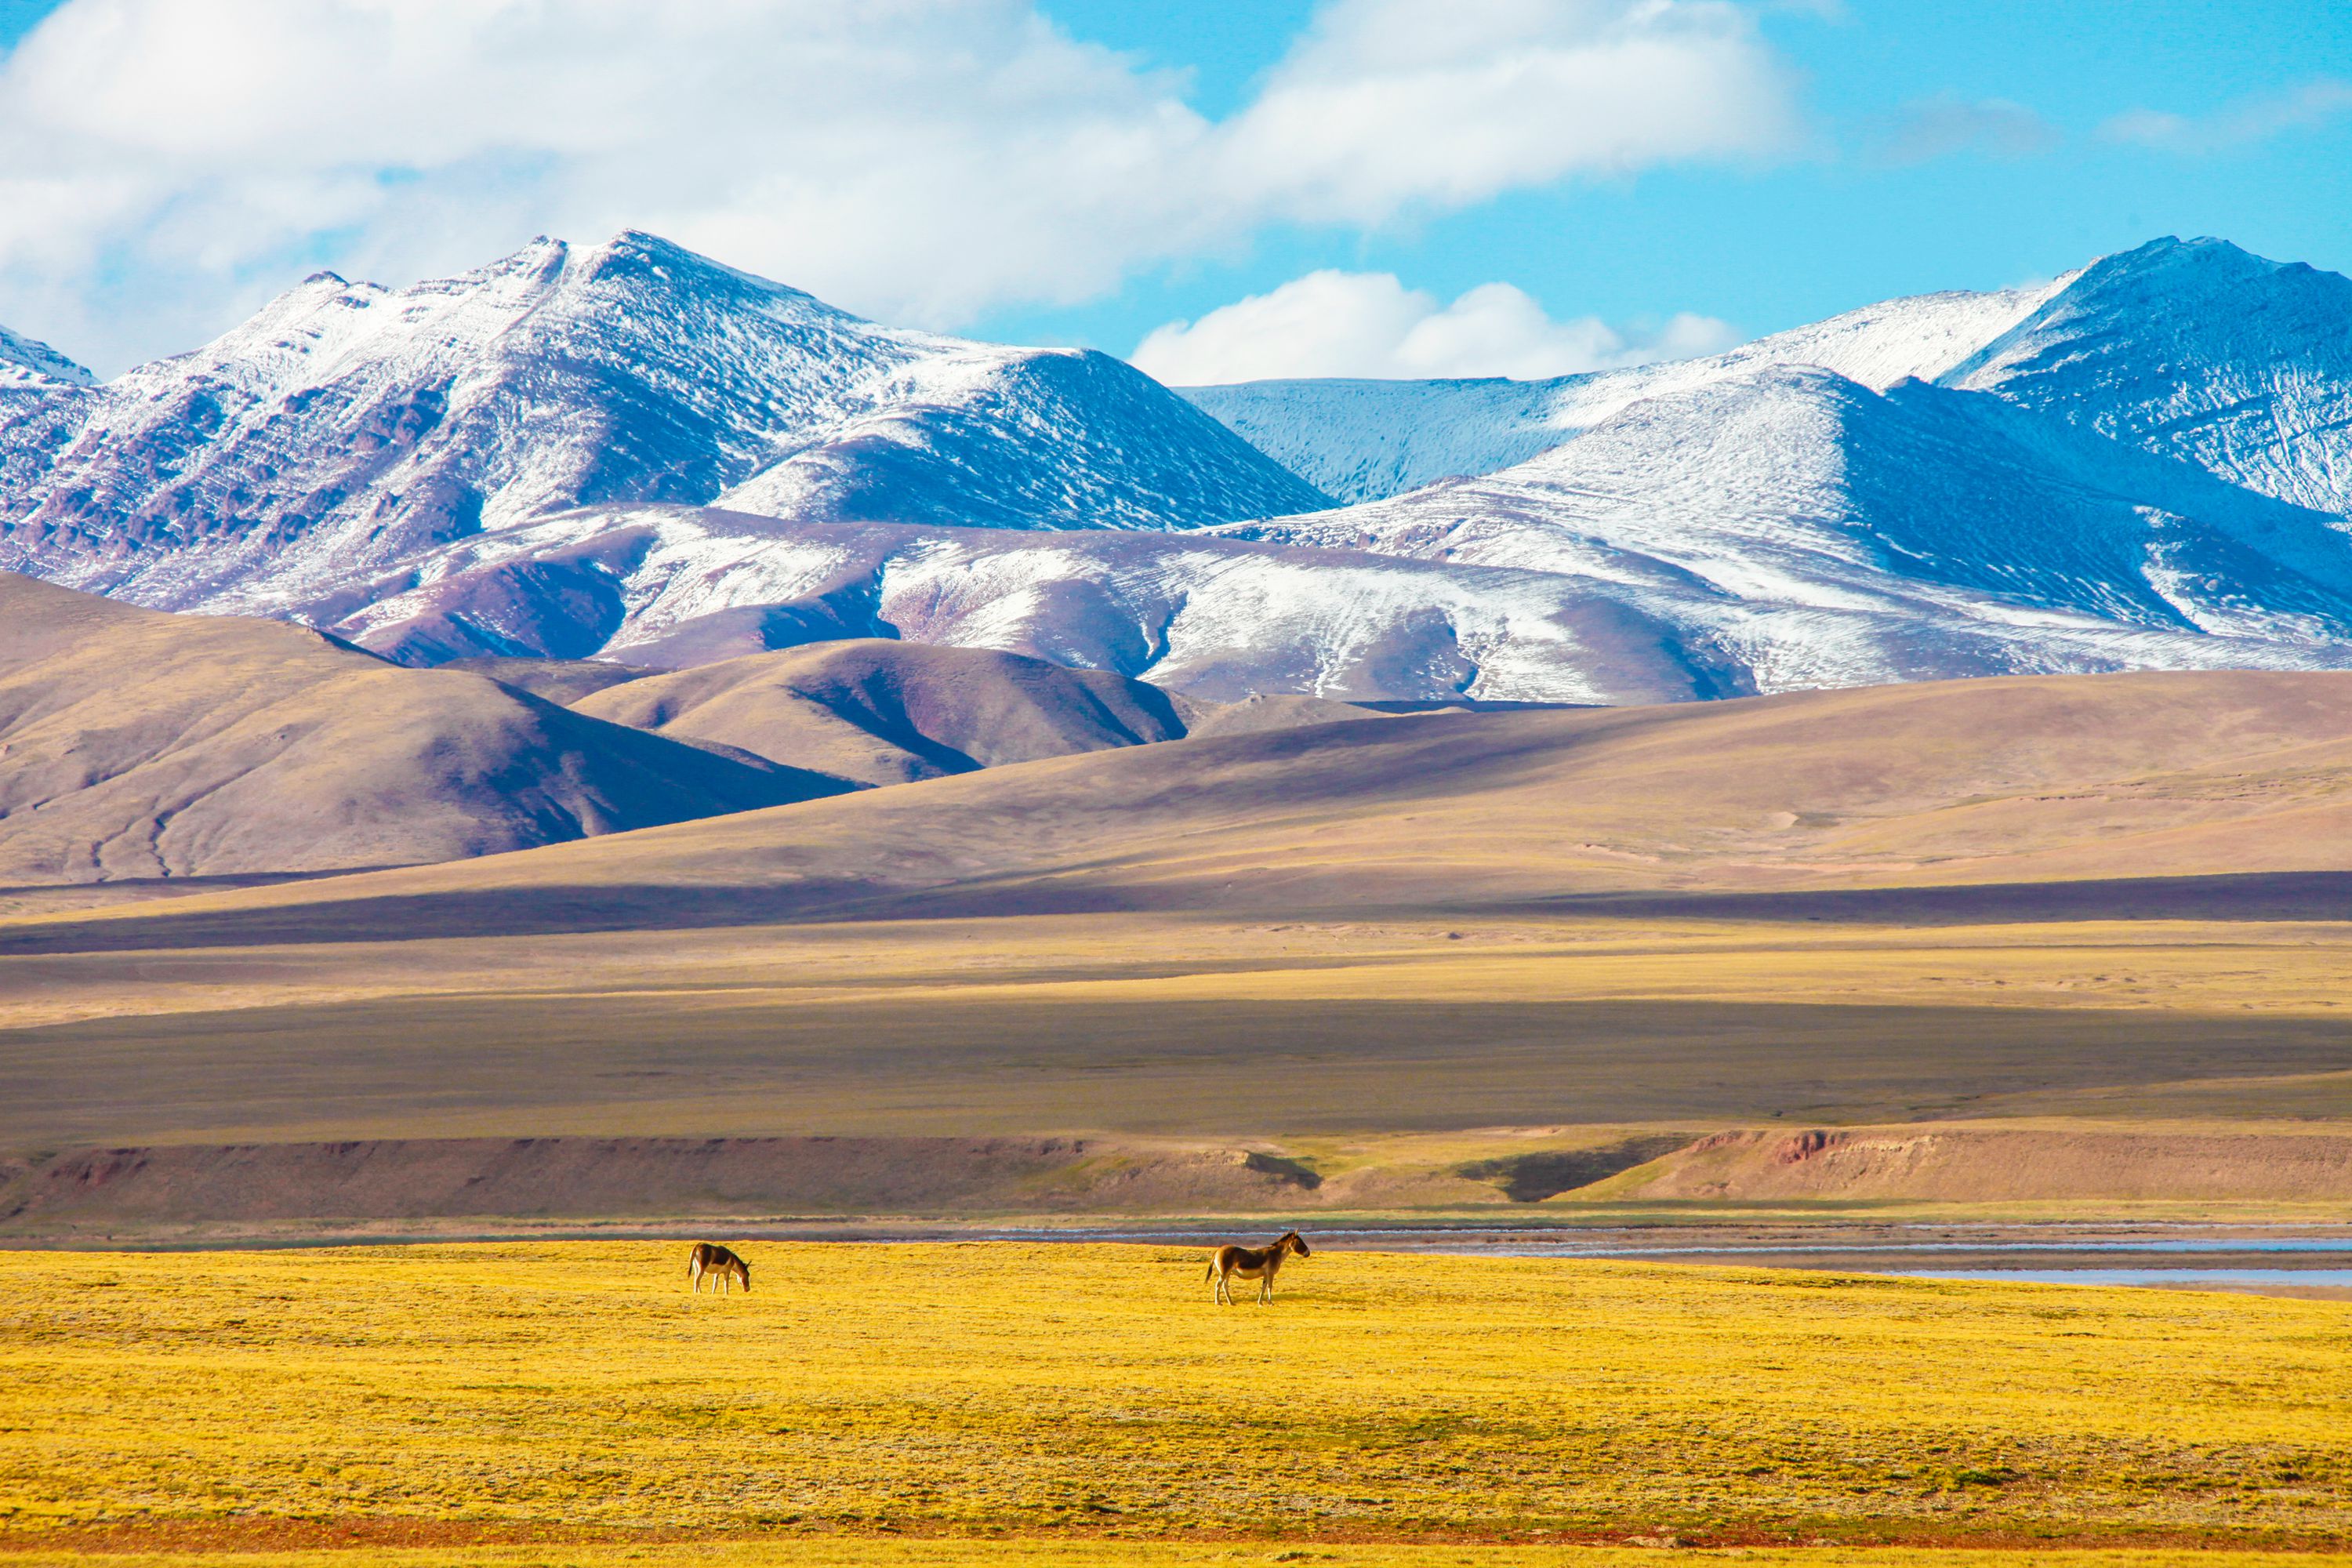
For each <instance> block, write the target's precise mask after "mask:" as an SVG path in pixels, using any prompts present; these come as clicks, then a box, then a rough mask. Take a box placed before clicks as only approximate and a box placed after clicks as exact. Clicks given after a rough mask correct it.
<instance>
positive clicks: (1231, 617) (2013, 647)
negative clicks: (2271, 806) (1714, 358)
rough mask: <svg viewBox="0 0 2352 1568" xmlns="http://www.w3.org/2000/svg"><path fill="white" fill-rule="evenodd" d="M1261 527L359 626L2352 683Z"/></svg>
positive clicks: (1419, 685)
mask: <svg viewBox="0 0 2352 1568" xmlns="http://www.w3.org/2000/svg"><path fill="white" fill-rule="evenodd" d="M1423 493H1424V494H1430V493H1434V492H1423ZM1391 504H1395V503H1391ZM1357 510H1368V509H1357ZM1349 515H1350V513H1348V512H1340V513H1335V514H1331V516H1332V517H1334V518H1339V519H1344V518H1347V517H1349ZM1309 521H1311V520H1297V527H1298V528H1300V529H1302V530H1304V529H1305V528H1306V527H1307V525H1308V523H1309ZM1263 526H1265V528H1267V529H1268V530H1270V531H1276V532H1279V531H1280V529H1281V527H1282V526H1284V525H1263ZM1244 531H1247V529H1246V527H1245V526H1236V527H1234V528H1232V529H1220V530H1214V531H1201V532H1193V533H1185V534H1167V533H1144V532H1125V533H1112V532H1106V531H1094V532H1084V533H1061V534H1040V533H1035V532H1020V531H1009V530H977V529H927V528H916V527H909V526H905V525H883V524H865V525H843V524H819V523H803V522H786V521H778V520H774V519H768V518H758V517H751V516H748V515H744V514H740V513H730V512H725V511H719V510H711V509H696V508H683V507H608V508H593V509H588V510H582V511H578V512H573V513H568V514H565V515H562V516H560V517H554V518H549V519H546V520H544V521H540V522H536V523H532V524H530V525H527V526H524V527H520V528H515V529H509V530H504V531H499V532H498V533H494V534H488V535H484V536H481V537H478V538H476V539H469V540H466V541H462V542H458V543H457V544H454V545H451V546H448V547H446V549H444V550H443V551H441V552H436V554H435V555H434V556H433V557H431V558H430V559H428V560H427V561H425V562H424V563H420V568H419V572H418V576H419V578H420V582H419V584H418V585H417V586H416V587H415V588H413V589H411V590H410V591H408V592H406V593H404V594H402V595H397V596H394V597H392V598H388V599H386V600H384V601H383V602H381V603H378V604H375V605H371V606H370V607H368V608H367V609H365V610H362V611H360V612H358V613H356V614H354V615H353V616H351V617H350V618H348V619H347V620H345V621H343V622H341V623H340V624H338V625H337V626H334V627H333V628H332V629H333V630H334V631H335V632H336V633H337V634H338V635H341V636H343V637H350V638H352V639H353V640H355V641H357V642H359V643H360V644H361V645H362V646H363V647H370V648H373V649H375V650H376V651H378V652H381V653H383V654H386V655H388V656H390V657H392V658H399V659H402V660H404V661H407V662H416V663H432V662H437V661H440V660H444V659H447V658H453V657H457V656H461V655H479V654H483V653H500V654H509V655H515V654H525V655H528V654H557V655H563V656H571V657H577V656H580V655H584V654H590V653H594V654H599V655H602V656H604V657H607V658H615V659H618V660H621V661H623V662H625V663H628V664H634V665H665V666H672V667H683V666H689V665H698V664H705V663H709V662H713V661H716V660H719V659H726V658H738V657H740V656H742V655H745V654H750V653H755V652H758V651H761V650H762V649H766V648H775V647H790V646H793V645H794V644H796V643H802V642H810V641H819V640H826V639H832V638H840V637H903V638H905V639H907V640H908V641H913V642H925V643H938V644H946V645H949V646H953V647H993V648H1003V649H1007V650H1010V651H1013V652H1018V653H1026V654H1032V655H1035V656H1037V657H1040V658H1049V659H1053V660H1055V662H1057V663H1061V664H1067V665H1071V666H1074V667H1076V668H1094V669H1109V670H1115V671H1117V672H1118V673H1119V674H1122V675H1127V676H1132V677H1139V678H1142V679H1150V681H1152V682H1153V683H1155V684H1157V685H1160V686H1162V687H1165V688H1167V689H1171V690H1175V691H1180V692H1182V693H1185V694H1188V695H1191V696H1194V697H1200V698H1205V699H1209V700H1231V699H1234V698H1236V697H1241V696H1244V695H1247V694H1250V693H1254V692H1296V693H1306V694H1312V695H1317V696H1325V697H1344V698H1359V699H1369V698H1410V699H1430V698H1442V697H1449V696H1455V695H1465V694H1466V695H1469V696H1473V697H1479V698H1492V699H1501V700H1544V701H1581V702H1617V703H1622V702H1656V701H1675V700H1689V699H1705V698H1710V697H1720V696H1728V695H1735V694H1739V693H1745V692H1751V691H1758V690H1767V691H1770V690H1784V689H1795V688H1801V687H1811V686H1854V685H1870V684H1875V683H1879V682H1885V681H1895V680H1917V679H1930V678H1935V677H1949V676H1958V675H1990V674H2028V673H2048V674H2058V673H2073V672H2086V671H2096V670H2114V669H2137V668H2158V669H2173V668H2283V669H2299V668H2352V643H2336V642H2309V641H2299V640H2298V641H2290V640H2285V639H2282V638H2269V639H2262V640H2257V639H2253V638H2244V637H2226V636H2213V635H2207V634H2202V633H2200V632H2197V631H2195V630H2193V629H2189V628H2188V627H2187V626H2184V624H2183V623H2182V622H2181V620H2180V619H2179V617H2177V616H2176V617H2172V618H2171V619H2169V620H2167V619H2166V617H2165V616H2164V615H2163V613H2162V611H2161V610H2160V609H2152V610H2151V611H2150V613H2149V615H2148V617H2147V619H2148V623H2149V624H2145V625H2135V624H2132V623H2129V622H2126V621H2122V620H2118V619H2115V618H2111V617H2106V616H2099V615H2095V614H2092V613H2088V612H2084V611H2076V610H2065V609H2053V608H2047V607H2042V606H2039V605H2032V604H2030V603H2027V602H2025V601H2023V600H2021V599H2018V598H2014V597H2005V596H1999V595H1990V594H1984V593H1976V592H1971V591H1969V590H1967V589H1964V588H1959V587H1936V586H1932V585H1931V586H1930V587H1928V588H1927V589H1922V590H1918V591H1912V592H1907V593H1906V592H1905V591H1904V590H1903V587H1902V584H1900V582H1899V580H1894V579H1892V578H1890V577H1887V576H1880V577H1876V578H1874V577H1872V576H1871V575H1870V574H1869V573H1868V572H1867V571H1866V570H1864V569H1862V568H1860V567H1855V568H1853V569H1851V571H1850V575H1851V576H1852V577H1853V580H1854V583H1855V584H1856V585H1855V586H1853V587H1851V588H1849V589H1844V590H1843V591H1842V592H1841V591H1832V590H1833V589H1836V588H1837V586H1838V585H1837V584H1835V583H1834V582H1833V581H1831V580H1830V579H1828V578H1827V577H1825V576H1823V574H1820V573H1818V572H1817V573H1816V574H1815V578H1816V579H1817V580H1815V581H1811V582H1805V581H1798V582H1797V589H1798V590H1801V591H1780V590H1781V584H1779V583H1777V582H1768V581H1765V580H1763V579H1762V577H1761V576H1760V575H1759V578H1758V580H1757V581H1755V582H1753V583H1751V584H1748V587H1749V589H1750V591H1749V592H1748V593H1745V594H1743V593H1740V592H1737V591H1734V589H1733V588H1731V587H1727V586H1725V585H1722V584H1717V583H1714V582H1710V581H1708V580H1707V579H1706V578H1705V577H1704V576H1702V575H1701V574H1698V573H1697V572H1695V571H1691V570H1687V569H1684V568H1681V567H1677V566H1675V564H1673V563H1670V562H1667V561H1665V560H1663V559H1657V558H1650V559H1647V560H1644V559H1642V558H1640V557H1638V555H1637V553H1636V552H1631V551H1625V550H1620V551H1617V552H1614V555H1613V558H1604V553H1603V552H1595V553H1594V555H1593V556H1592V557H1591V559H1587V558H1583V557H1580V556H1579V555H1578V554H1577V552H1575V550H1574V549H1572V548H1563V549H1561V550H1559V551H1558V552H1554V553H1552V554H1549V555H1546V554H1544V553H1542V552H1538V551H1533V550H1523V551H1521V552H1520V553H1519V556H1518V558H1516V559H1508V560H1506V559H1504V558H1503V556H1504V554H1505V553H1506V552H1497V554H1496V559H1494V560H1492V561H1476V562H1473V561H1466V560H1464V559H1461V558H1460V557H1458V556H1449V555H1448V553H1447V552H1445V551H1444V549H1442V548H1440V549H1428V548H1425V545H1426V542H1425V541H1424V542H1422V544H1423V546H1424V547H1423V548H1417V549H1413V550H1411V551H1406V550H1404V549H1403V548H1402V535H1401V534H1400V536H1399V537H1398V538H1395V539H1391V540H1390V541H1388V542H1389V543H1390V545H1391V548H1392V549H1395V550H1396V551H1397V552H1393V553H1380V552H1377V551H1373V550H1363V549H1343V548H1338V547H1336V545H1337V540H1336V538H1335V539H1333V540H1331V541H1328V542H1327V541H1319V540H1318V541H1317V542H1314V543H1311V544H1298V543H1291V542H1281V541H1279V540H1274V539H1244V538H1240V537H1236V535H1237V534H1239V533H1241V532H1244ZM1826 531H1827V532H1834V530H1833V529H1832V530H1826ZM1534 532H1535V531H1534V530H1527V529H1522V530H1520V531H1519V532H1518V534H1517V536H1516V537H1517V540H1518V541H1519V542H1524V541H1525V540H1526V539H1528V537H1530V536H1531V535H1533V533H1534ZM1551 533H1553V534H1556V535H1559V538H1560V539H1562V540H1567V539H1568V537H1569V536H1568V533H1567V531H1565V530H1558V529H1554V530H1552V531H1551ZM1374 542H1375V543H1379V542H1380V541H1377V540H1375V541H1374ZM1596 562H1598V563H1600V564H1601V565H1604V566H1607V567H1608V568H1609V570H1607V571H1594V570H1591V568H1592V566H1593V565H1594V564H1595V563H1596ZM551 585H553V586H560V591H561V592H562V594H564V595H567V596H568V597H569V598H570V599H571V600H572V602H575V603H577V604H578V605H581V606H583V614H582V615H581V616H578V617H577V618H575V619H572V620H568V621H566V622H564V623H562V625H561V626H557V627H553V628H551V626H550V624H549V623H548V622H546V621H544V620H543V619H541V618H540V617H538V616H535V615H533V614H530V613H528V611H527V610H526V612H525V613H521V614H518V613H517V606H518V605H523V606H529V605H534V604H536V603H539V602H541V599H542V598H543V596H544V595H546V594H548V593H549V592H551V591H552V587H551ZM583 627H585V628H589V629H587V630H584V631H583V630H580V629H578V628H583ZM551 629H552V630H554V631H556V632H558V633H560V640H551V637H550V633H551Z"/></svg>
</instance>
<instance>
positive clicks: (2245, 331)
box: [1937, 239, 2352, 513]
mask: <svg viewBox="0 0 2352 1568" xmlns="http://www.w3.org/2000/svg"><path fill="white" fill-rule="evenodd" d="M1937 379H1939V380H1941V381H1942V382H1944V383H1945V384H1947V385H1951V386H1959V387H1969V388H1973V389H1977V390H1980V391H1989V392H1993V393H1997V394H1999V395H2000V396H2002V397H2004V398H2007V399H2008V400H2010V401H2011V402H2012V403H2015V404H2017V405H2019V406H2021V407H2024V408H2030V409H2032V410H2034V411H2035V412H2037V413H2042V414H2050V415H2055V416H2058V417H2059V418H2061V419H2063V420H2066V421H2067V422H2068V423H2070V424H2074V425H2080V426H2084V427H2085V428H2087V429H2091V430H2095V431H2097V432H2098V433H2099V434H2101V435H2103V436H2109V437H2115V438H2116V440H2119V441H2124V442H2127V443H2129V444H2131V445H2133V446H2137V447H2145V448H2147V450H2149V451H2151V452H2158V453H2162V454H2163V455H2165V456H2167V457H2172V458H2181V459H2183V460H2185V461H2188V462H2191V463H2195V464H2197V465H2198V466H2200V467H2201V468H2205V469H2207V470H2208V471H2210V472H2211V473H2213V474H2215V475H2218V476H2219V477H2221V478H2222V479H2228V480H2229V481H2231V483H2232V484H2238V485H2243V486H2245V487H2246V488H2247V489H2255V490H2260V491H2261V492H2262V493H2263V494H2264V495H2269V496H2276V497H2277V498H2278V499H2279V500H2288V501H2294V502H2295V503H2296V504H2297V505H2299V506H2307V507H2316V508H2318V509H2320V510H2324V511H2333V512H2339V513H2344V512H2352V279H2347V278H2346V277H2344V276H2343V275H2342V274H2340V273H2336V272H2322V271H2319V270H2317V269H2316V268H2311V267H2307V266H2305V265H2304V264H2302V263H2300V262H2296V263H2294V264H2292V265H2289V264H2283V263H2280V262H2276V261H2266V260H2264V259H2263V258H2261V257H2259V256H2251V255H2249V254H2247V253H2246V252H2245V251H2242V250H2241V249H2239V248H2238V247H2236V246H2234V245H2229V244H2225V243H2224V242H2222V241H2221V240H2218V239H2192V240H2186V241H2184V240H2178V239H2159V240H2156V241H2153V242H2151V243H2149V244H2147V245H2144V246H2141V247H2139V248H2138V249H2137V250H2130V251H2126V252H2124V253H2123V254H2121V255H2118V256H2110V257H2107V258H2105V259H2104V260H2101V261H2097V262H2095V263H2093V264H2092V265H2091V266H2090V267H2088V268H2084V270H2083V272H2082V273H2081V274H2080V275H2079V276H2078V277H2076V278H2075V279H2074V281H2073V282H2072V283H2070V284H2069V285H2068V286H2067V287H2066V288H2065V289H2061V290H2059V291H2058V292H2057V293H2055V294H2053V295H2052V296H2051V298H2050V299H2048V300H2045V301H2043V302H2042V305H2041V306H2040V307H2039V308H2037V309H2036V310H2034V311H2033V312H2032V314H2030V315H2028V316H2026V317H2025V318H2024V319H2023V320H2021V321H2019V322H2018V323H2017V324H2016V325H2015V326H2013V327H2011V328H2010V329H2009V330H2008V331H2004V332H2002V333H2001V334H2000V336H1998V337H1995V338H1993V339H1992V340H1990V342H1987V343H1986V344H1985V345H1984V346H1983V347H1982V348H1980V349H1979V350H1978V351H1977V352H1976V353H1973V354H1971V355H1969V357H1968V358H1967V359H1965V360H1963V361H1962V362H1960V363H1958V364H1957V365H1955V366H1953V367H1952V368H1951V369H1949V370H1948V371H1946V372H1944V373H1943V374H1942V375H1941V376H1939V377H1938V378H1937Z"/></svg>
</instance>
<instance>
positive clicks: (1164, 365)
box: [1129, 270, 1735, 386]
mask: <svg viewBox="0 0 2352 1568" xmlns="http://www.w3.org/2000/svg"><path fill="white" fill-rule="evenodd" d="M1734 341H1735V334H1734V333H1733V332H1732V331H1731V330H1730V328H1728V327H1727V326H1726V325H1725V324H1724V323H1723V322H1721V321H1715V320H1713V319H1711V318H1709V317H1705V316H1692V315H1682V316H1676V317H1675V318H1674V319H1673V320H1671V321H1667V322H1666V323H1665V324H1664V326H1663V327H1661V328H1657V329H1655V330H1654V331H1637V330H1633V329H1629V328H1618V327H1612V326H1611V325H1609V324H1608V323H1607V322H1605V321H1601V320H1600V319H1599V318H1597V317H1592V316H1582V317H1576V318H1572V319H1570V320H1566V321H1555V320H1553V319H1552V318H1551V317H1550V316H1549V314H1548V313H1547V312H1546V311H1545V310H1544V308H1543V306H1542V305H1541V304H1540V303H1538V301H1537V300H1534V299H1533V298H1532V297H1530V296H1529V295H1528V294H1527V293H1526V292H1525V291H1524V290H1522V289H1516V288H1514V287H1512V286H1511V285H1510V284H1508V283H1485V284H1481V285H1480V286H1478V287H1477V288H1475V289H1470V290H1468V291H1467V292H1466V293H1465V294H1463V295H1462V296H1461V297H1460V298H1458V299H1456V300H1454V301H1453V302H1452V303H1451V304H1445V303H1443V302H1441V301H1440V300H1438V299H1437V297H1436V296H1435V295H1433V294H1430V293H1427V292H1425V291H1423V290H1422V289H1408V288H1406V287H1405V286H1404V285H1403V284H1402V283H1401V282H1399V281H1398V280H1397V279H1396V277H1395V276H1394V275H1393V274H1391V273H1387V272H1339V271H1331V270H1326V271H1321V272H1310V273H1308V274H1307V276H1305V277H1303V278H1295V279H1291V280H1290V281H1289V282H1287V283H1285V284H1284V285H1282V287H1280V288H1279V289H1273V290H1271V291H1269V292H1267V293H1265V294H1254V295H1252V296H1250V297H1249V298H1248V299H1246V300H1236V301H1234V303H1233V304H1230V305H1224V306H1221V307H1219V308H1218V309H1216V310H1212V311H1210V312H1209V313H1208V314H1207V315H1205V316H1202V318H1201V319H1200V320H1199V321H1171V322H1169V323H1168V324H1167V325H1166V326H1164V327H1161V328H1159V329H1158V330H1157V331H1153V332H1152V333H1151V334H1150V336H1149V337H1147V338H1145V339H1144V340H1143V342H1142V343H1141V344H1140V345H1139V346H1138V347H1137V349H1136V351H1135V353H1133V354H1132V355H1130V356H1129V357H1130V358H1132V359H1133V360H1134V362H1135V363H1136V364H1137V365H1138V366H1139V367H1140V368H1141V369H1143V370H1144V371H1146V372H1148V373H1150V374H1152V375H1155V376H1158V377H1159V378H1160V380H1161V381H1164V382H1168V383H1171V384H1174V385H1178V386H1202V385H1209V384H1215V383H1220V382H1231V381H1265V380H1273V379H1278V378H1282V377H1287V376H1311V375H1342V376H1365V377H1373V378H1386V377H1407V378H1417V377H1424V376H1434V377H1450V376H1486V375H1507V376H1514V377H1518V378H1523V379H1533V378H1538V377H1543V376H1552V375H1567V374H1572V373H1574V372H1577V371H1587V370H1600V369H1603V368H1605V367H1608V366H1612V365H1622V364H1641V363H1647V362H1649V361H1652V360H1660V359H1687V358H1690V357H1691V356H1693V355H1695V354H1703V353H1714V352H1716V351H1717V350H1718V349H1723V348H1727V347H1728V346H1730V344H1731V343H1732V342H1734Z"/></svg>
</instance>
